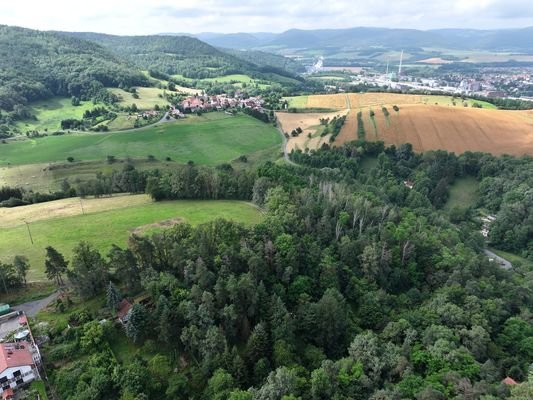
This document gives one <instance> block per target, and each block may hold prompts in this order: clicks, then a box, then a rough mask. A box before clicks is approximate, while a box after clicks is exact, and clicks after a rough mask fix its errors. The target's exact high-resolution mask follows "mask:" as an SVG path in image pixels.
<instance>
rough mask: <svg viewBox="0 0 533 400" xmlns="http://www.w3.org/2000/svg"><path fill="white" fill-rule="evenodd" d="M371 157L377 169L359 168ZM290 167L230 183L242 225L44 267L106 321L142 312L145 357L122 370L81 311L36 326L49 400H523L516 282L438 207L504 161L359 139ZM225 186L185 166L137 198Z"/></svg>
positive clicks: (178, 232)
mask: <svg viewBox="0 0 533 400" xmlns="http://www.w3.org/2000/svg"><path fill="white" fill-rule="evenodd" d="M371 155H372V156H374V157H378V161H377V164H376V166H375V167H373V168H371V169H365V168H360V161H361V159H363V158H364V157H369V156H371ZM292 157H293V159H294V160H296V161H298V162H299V163H301V164H302V165H301V166H289V165H278V164H274V163H267V164H264V165H262V166H260V167H258V168H257V169H256V170H255V171H254V172H253V173H251V172H249V173H250V176H249V177H246V175H244V176H241V177H240V179H241V180H242V181H243V182H244V181H246V182H249V183H246V184H244V186H242V188H243V189H244V188H246V193H247V195H248V196H250V193H251V198H252V200H253V201H254V202H255V203H256V204H257V205H259V206H261V207H262V208H263V209H264V211H265V216H264V220H263V221H262V222H261V223H259V224H258V225H256V226H252V227H245V226H243V225H240V224H236V223H233V222H229V221H224V220H216V221H213V222H210V223H207V224H204V225H200V226H197V227H192V226H190V225H188V224H185V223H184V224H179V225H176V226H175V227H173V228H171V229H169V230H164V231H161V232H157V233H154V234H152V235H149V236H138V235H132V236H131V237H130V239H129V241H128V245H127V246H126V247H123V248H121V247H118V246H113V247H112V249H111V250H110V251H109V252H107V253H106V254H102V253H101V252H99V251H98V250H97V249H95V248H94V247H93V246H92V245H91V244H89V243H80V244H79V245H78V246H77V247H76V248H75V249H74V251H73V257H72V261H71V262H70V264H69V265H67V264H66V262H65V260H64V259H63V260H61V257H58V256H57V254H55V253H53V252H52V253H51V254H47V262H48V261H49V263H48V264H47V265H49V266H51V265H58V266H59V267H58V268H57V269H56V270H57V271H60V272H59V276H60V277H64V279H68V280H69V281H70V283H71V285H72V286H73V288H74V290H75V292H76V293H77V295H78V296H80V297H81V298H82V299H85V300H87V299H92V298H94V297H95V296H103V297H105V298H106V300H107V301H106V303H107V306H106V309H107V310H108V312H110V313H111V314H113V313H114V311H115V310H116V308H117V305H118V304H119V302H120V301H121V300H122V299H123V298H127V297H130V296H134V295H135V294H136V293H144V294H145V295H147V296H148V299H149V300H148V302H140V303H135V304H134V306H133V308H132V309H131V311H130V314H129V322H128V324H127V327H126V329H125V334H126V336H127V337H128V338H129V340H131V341H133V342H134V343H136V345H137V346H140V347H141V354H142V355H139V356H135V357H133V358H132V359H131V360H130V361H129V362H128V363H120V362H118V361H117V359H116V358H115V357H114V355H113V354H114V353H113V350H112V346H111V344H110V343H113V341H114V340H115V338H116V336H117V335H119V332H120V330H119V329H122V328H116V327H114V326H113V324H111V323H106V322H102V323H99V319H98V318H99V314H98V313H97V312H95V311H94V310H93V311H91V310H89V309H87V310H81V311H75V312H72V313H71V314H70V315H69V325H70V329H65V328H66V326H65V325H61V324H59V325H57V326H51V327H49V328H48V331H47V334H48V335H49V337H50V339H51V342H50V344H49V345H48V346H47V348H45V350H44V351H45V354H48V357H49V358H48V359H49V360H51V361H53V360H61V362H60V363H58V364H57V366H56V367H54V368H50V367H49V376H50V381H51V383H52V384H53V385H54V387H55V388H56V389H57V391H58V393H59V394H60V395H61V397H62V398H64V399H80V398H100V397H102V396H106V397H108V398H109V397H112V398H120V399H135V398H150V399H164V398H176V399H181V398H183V399H188V398H198V399H200V398H209V399H211V398H218V399H273V400H277V399H280V400H281V399H282V398H284V399H298V398H300V399H324V398H328V399H329V398H334V399H369V398H370V399H375V400H377V399H401V398H416V399H421V400H422V399H445V398H464V399H466V398H480V397H482V396H484V398H486V399H492V398H494V399H495V398H515V399H519V398H520V397H519V396H518V395H517V396H515V395H516V394H517V393H518V392H519V391H520V390H525V389H526V387H527V386H524V385H527V383H525V384H523V385H522V386H520V385H519V387H517V389H516V390H514V389H513V392H514V394H511V393H510V390H509V388H508V387H507V386H505V385H502V384H501V383H500V382H501V380H502V379H503V378H504V377H505V376H512V377H513V378H514V379H516V380H517V381H519V382H523V381H526V380H527V376H528V368H529V363H530V362H531V359H532V357H533V349H532V347H531V343H530V338H531V335H532V334H533V331H532V330H531V324H530V323H529V322H530V317H529V313H528V309H529V308H530V306H531V303H532V298H531V293H530V291H529V290H527V288H528V287H529V286H530V285H531V277H530V275H531V274H528V273H527V271H526V270H525V269H520V268H522V267H520V266H517V267H516V268H517V270H516V272H518V273H515V272H512V271H506V270H503V269H501V268H499V267H498V266H497V265H494V263H490V262H489V261H488V259H486V257H485V256H483V255H482V254H480V252H479V249H480V247H481V246H482V240H483V239H482V237H481V235H480V234H479V233H478V232H477V230H478V227H477V226H474V225H472V224H469V223H452V222H451V221H450V220H449V218H448V217H447V215H446V214H445V213H443V212H441V211H439V210H438V208H437V207H438V206H439V204H440V201H441V200H440V198H439V196H438V195H437V193H435V191H436V189H437V188H438V187H439V185H440V186H443V185H441V182H442V181H443V180H444V182H451V181H453V177H455V176H458V175H460V174H465V173H469V174H476V171H477V173H478V174H480V176H482V175H483V176H484V174H488V175H490V174H491V172H490V171H492V168H493V167H494V165H493V163H496V164H497V163H498V162H506V161H502V160H503V159H497V158H494V157H491V156H487V155H477V154H472V153H470V154H466V155H462V156H459V157H457V156H454V155H452V154H447V153H445V152H431V153H426V154H421V155H418V154H415V153H413V152H412V148H410V146H399V147H392V148H384V146H383V143H366V142H356V143H350V144H347V145H345V146H342V147H339V148H333V149H332V148H328V147H327V146H324V147H323V148H322V149H320V150H318V151H316V152H312V153H309V154H304V153H294V154H293V155H292ZM513 160H515V159H513ZM478 168H479V169H478ZM482 171H483V172H482ZM492 173H493V174H496V173H497V172H496V171H494V172H492ZM222 174H229V176H232V174H230V173H229V172H228V171H224V172H222V171H221V170H220V169H212V170H211V171H210V172H209V173H207V172H206V171H202V169H201V168H197V167H195V166H192V165H189V166H186V167H183V169H182V170H180V171H179V172H169V173H165V174H161V175H159V176H152V177H150V178H149V181H148V182H147V186H149V185H152V184H154V186H155V187H157V188H159V189H164V191H163V193H167V190H168V193H170V194H171V195H172V196H175V197H173V198H193V197H194V196H198V198H203V197H202V196H204V195H205V194H206V193H210V194H212V193H214V192H213V188H214V187H216V185H214V183H213V182H216V179H219V178H220V179H224V178H223V177H221V175H222ZM217 175H218V178H215V176H217ZM234 176H238V174H235V175H234ZM154 178H155V179H154ZM405 179H412V180H413V181H414V182H415V185H414V187H413V189H409V188H408V187H406V186H405V184H404V180H405ZM229 182H231V180H230V181H229ZM230 187H232V186H231V185H230ZM443 187H444V188H445V187H446V186H445V185H444V186H443ZM232 193H235V192H232ZM183 196H187V197H183ZM248 198H250V197H248ZM436 206H437V207H436ZM54 260H55V261H54ZM52 278H54V276H52ZM110 282H111V283H110ZM68 301H69V300H68V299H65V300H62V302H61V303H60V304H61V307H65V308H66V309H67V310H68V304H65V303H68ZM65 361H67V362H66V363H65ZM147 374H148V375H149V376H150V379H146V377H147ZM73 382H74V383H75V384H73ZM513 396H515V397H513Z"/></svg>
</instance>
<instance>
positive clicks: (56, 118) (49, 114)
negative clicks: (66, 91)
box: [16, 97, 99, 132]
mask: <svg viewBox="0 0 533 400" xmlns="http://www.w3.org/2000/svg"><path fill="white" fill-rule="evenodd" d="M97 106H99V104H96V105H95V104H93V103H92V102H91V101H82V102H81V103H80V105H79V106H73V105H72V103H71V99H68V98H64V97H52V98H51V99H48V100H42V101H36V102H33V103H31V104H29V106H28V107H29V111H30V113H31V114H32V115H34V116H35V119H27V120H23V121H20V122H18V123H17V125H16V126H17V128H18V129H19V130H20V131H21V132H26V131H33V130H38V131H40V132H43V131H46V130H47V131H49V132H55V131H57V130H61V121H62V120H64V119H71V118H72V119H81V118H82V117H83V113H85V111H87V110H92V109H93V108H94V107H97Z"/></svg>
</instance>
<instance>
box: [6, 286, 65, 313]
mask: <svg viewBox="0 0 533 400" xmlns="http://www.w3.org/2000/svg"><path fill="white" fill-rule="evenodd" d="M59 294H60V292H59V290H57V291H55V292H54V293H52V294H51V295H50V296H48V297H45V298H44V299H41V300H35V301H30V302H28V303H23V304H19V305H18V306H13V307H12V309H13V310H15V311H24V312H25V313H26V315H27V316H28V317H35V316H36V315H37V313H38V312H39V311H41V310H42V309H44V308H46V306H48V304H50V303H51V302H52V301H54V300H55V299H57V297H58V296H59Z"/></svg>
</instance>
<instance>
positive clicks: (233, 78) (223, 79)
mask: <svg viewBox="0 0 533 400" xmlns="http://www.w3.org/2000/svg"><path fill="white" fill-rule="evenodd" d="M172 77H173V78H175V79H179V80H183V81H186V82H192V81H194V80H195V79H191V78H186V77H184V76H183V75H173V76H172ZM197 81H199V82H210V83H233V85H234V86H236V87H242V84H243V83H244V84H246V85H256V84H257V85H258V86H259V88H261V89H266V88H268V87H270V85H267V84H264V83H259V82H257V81H256V80H255V79H253V78H252V77H251V76H249V75H244V74H232V75H224V76H217V77H215V78H204V79H197Z"/></svg>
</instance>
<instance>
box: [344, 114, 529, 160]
mask: <svg viewBox="0 0 533 400" xmlns="http://www.w3.org/2000/svg"><path fill="white" fill-rule="evenodd" d="M362 112H363V121H364V126H365V137H366V139H367V140H382V141H384V142H385V144H387V145H391V144H396V145H398V144H401V143H411V144H412V145H413V148H414V150H415V151H427V150H439V149H442V150H448V151H452V152H455V153H458V154H460V153H464V152H465V151H481V152H487V153H492V154H496V155H500V154H513V155H523V154H533V118H531V116H532V114H531V112H521V111H503V110H483V109H474V108H459V107H457V108H452V107H442V106H430V105H420V104H412V105H403V106H401V107H400V110H399V111H398V112H395V111H394V110H392V109H389V113H390V115H389V116H388V117H386V116H385V114H384V113H383V112H382V110H381V109H379V110H378V109H374V112H375V116H374V118H371V117H370V109H364V110H362ZM354 120H355V121H354ZM356 136H357V120H356V113H355V112H352V113H350V116H349V117H348V121H347V123H346V124H345V126H344V127H343V130H342V131H341V134H340V135H339V137H338V138H337V141H336V143H337V144H341V143H344V142H345V141H349V140H355V139H356Z"/></svg>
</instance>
